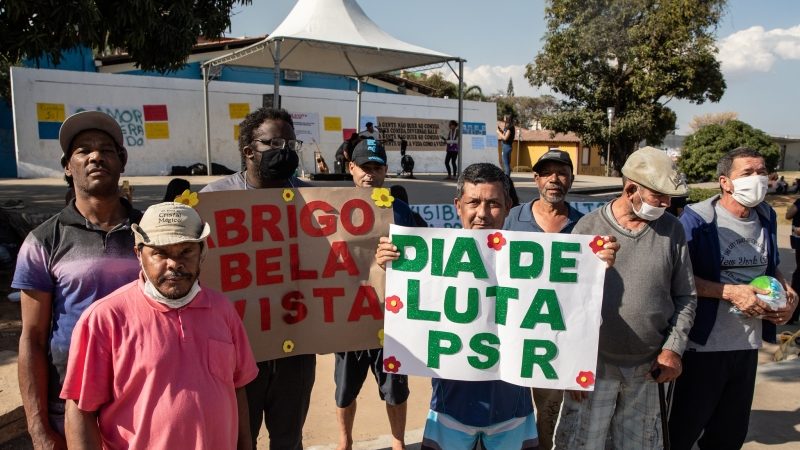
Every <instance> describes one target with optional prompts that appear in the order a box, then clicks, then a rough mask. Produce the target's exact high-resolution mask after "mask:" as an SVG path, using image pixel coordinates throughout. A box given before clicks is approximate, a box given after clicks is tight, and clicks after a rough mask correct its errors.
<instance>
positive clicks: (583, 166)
mask: <svg viewBox="0 0 800 450" xmlns="http://www.w3.org/2000/svg"><path fill="white" fill-rule="evenodd" d="M498 125H499V126H501V127H502V125H503V124H502V122H498ZM498 136H499V133H498ZM501 144H502V143H501V142H498V144H497V158H498V159H497V160H498V162H499V163H500V165H501V166H502V150H501ZM511 147H512V152H511V167H513V169H514V172H529V171H530V170H531V167H533V164H534V163H535V162H536V161H537V160H538V159H539V157H540V156H542V155H543V154H544V153H545V152H547V151H548V150H550V149H551V148H557V149H559V150H563V151H565V152H567V153H569V156H570V158H572V164H573V167H572V170H573V173H575V174H577V175H601V176H602V175H605V173H606V166H605V164H603V163H604V162H605V161H603V160H601V157H600V154H599V150H598V149H597V147H593V148H590V147H588V146H583V145H581V139H580V138H579V137H578V136H577V135H575V134H573V133H554V132H552V131H550V130H526V129H523V128H517V137H516V139H515V140H514V144H513V145H512V146H511Z"/></svg>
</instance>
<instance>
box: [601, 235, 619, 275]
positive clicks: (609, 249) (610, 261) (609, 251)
mask: <svg viewBox="0 0 800 450" xmlns="http://www.w3.org/2000/svg"><path fill="white" fill-rule="evenodd" d="M600 237H601V238H602V239H603V242H605V244H604V245H603V250H600V251H599V252H597V257H598V258H600V259H602V260H603V261H605V262H606V268H610V267H613V266H614V261H616V259H617V251H619V248H620V245H619V242H617V238H616V237H614V236H600Z"/></svg>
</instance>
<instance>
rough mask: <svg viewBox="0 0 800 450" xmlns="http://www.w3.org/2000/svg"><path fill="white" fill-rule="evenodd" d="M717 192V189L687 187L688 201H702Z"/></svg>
mask: <svg viewBox="0 0 800 450" xmlns="http://www.w3.org/2000/svg"><path fill="white" fill-rule="evenodd" d="M717 194H719V189H702V188H693V187H690V188H689V199H688V202H689V203H697V202H702V201H703V200H705V199H707V198H711V197H713V196H715V195H717Z"/></svg>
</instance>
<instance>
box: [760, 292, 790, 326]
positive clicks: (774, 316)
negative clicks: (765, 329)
mask: <svg viewBox="0 0 800 450" xmlns="http://www.w3.org/2000/svg"><path fill="white" fill-rule="evenodd" d="M783 289H784V290H786V306H784V307H783V308H779V309H776V310H775V311H769V312H767V313H766V314H765V315H764V318H765V319H767V320H769V321H770V322H772V323H774V324H775V325H783V324H785V323H787V322H788V321H789V319H791V318H792V314H793V313H794V310H795V308H797V299H798V297H797V292H795V291H794V289H792V287H791V286H790V285H789V284H788V283H785V282H784V286H783Z"/></svg>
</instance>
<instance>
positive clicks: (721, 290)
mask: <svg viewBox="0 0 800 450" xmlns="http://www.w3.org/2000/svg"><path fill="white" fill-rule="evenodd" d="M694 284H695V287H697V296H698V297H710V298H718V299H721V300H725V301H727V302H731V303H732V304H733V305H734V306H736V308H738V309H739V311H741V312H743V313H744V314H745V315H748V316H750V317H754V316H761V315H763V314H764V313H765V312H767V311H769V310H770V308H769V306H768V305H767V304H766V303H764V301H762V300H759V299H758V297H756V294H766V293H767V292H766V291H764V290H761V289H757V288H755V287H753V286H750V285H749V284H723V283H716V282H714V281H709V280H705V279H703V278H700V277H698V276H695V277H694Z"/></svg>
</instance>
